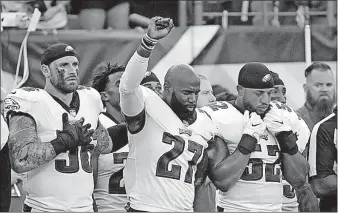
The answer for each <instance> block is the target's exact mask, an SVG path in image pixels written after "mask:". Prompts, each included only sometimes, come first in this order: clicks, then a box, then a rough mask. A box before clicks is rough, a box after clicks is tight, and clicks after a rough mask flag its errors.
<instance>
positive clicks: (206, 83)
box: [200, 79, 212, 91]
mask: <svg viewBox="0 0 338 213" xmlns="http://www.w3.org/2000/svg"><path fill="white" fill-rule="evenodd" d="M200 85H201V88H200V89H201V91H212V86H211V83H210V82H209V81H208V80H206V79H201V82H200Z"/></svg>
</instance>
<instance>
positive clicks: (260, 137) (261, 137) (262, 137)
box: [259, 135, 268, 141]
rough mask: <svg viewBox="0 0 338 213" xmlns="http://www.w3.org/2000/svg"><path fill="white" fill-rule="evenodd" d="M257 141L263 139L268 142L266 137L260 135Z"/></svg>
mask: <svg viewBox="0 0 338 213" xmlns="http://www.w3.org/2000/svg"><path fill="white" fill-rule="evenodd" d="M259 139H264V140H266V141H267V140H268V135H260V136H259Z"/></svg>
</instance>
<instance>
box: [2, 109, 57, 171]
mask: <svg viewBox="0 0 338 213" xmlns="http://www.w3.org/2000/svg"><path fill="white" fill-rule="evenodd" d="M9 130H10V131H9V139H8V146H9V151H10V160H11V164H12V168H13V170H14V171H15V172H18V173H22V172H27V171H30V170H33V169H36V168H38V167H40V166H41V165H43V164H45V163H48V162H49V161H51V160H53V159H54V158H55V157H56V153H55V150H54V148H53V146H52V145H51V144H50V143H42V142H41V140H40V139H39V138H38V135H37V132H36V124H35V121H34V120H33V118H31V117H29V116H26V115H13V116H12V117H11V118H10V120H9Z"/></svg>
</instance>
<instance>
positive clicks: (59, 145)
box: [50, 132, 68, 155]
mask: <svg viewBox="0 0 338 213" xmlns="http://www.w3.org/2000/svg"><path fill="white" fill-rule="evenodd" d="M50 143H51V145H52V146H53V148H54V151H55V153H56V155H59V154H60V153H62V152H66V151H67V150H68V148H67V145H66V143H65V141H64V139H63V138H62V136H60V133H59V132H58V133H57V137H56V138H55V139H54V140H52V141H50Z"/></svg>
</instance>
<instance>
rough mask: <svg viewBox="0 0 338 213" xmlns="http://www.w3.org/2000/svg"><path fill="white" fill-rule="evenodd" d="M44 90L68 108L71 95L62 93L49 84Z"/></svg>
mask: <svg viewBox="0 0 338 213" xmlns="http://www.w3.org/2000/svg"><path fill="white" fill-rule="evenodd" d="M44 89H45V90H46V92H48V93H49V94H51V95H52V96H55V97H57V98H58V99H60V100H61V101H62V102H63V103H65V104H66V105H67V106H69V104H70V102H71V101H72V99H73V93H62V92H60V91H59V90H58V89H56V88H55V87H53V86H52V85H50V84H46V86H45V88H44Z"/></svg>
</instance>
